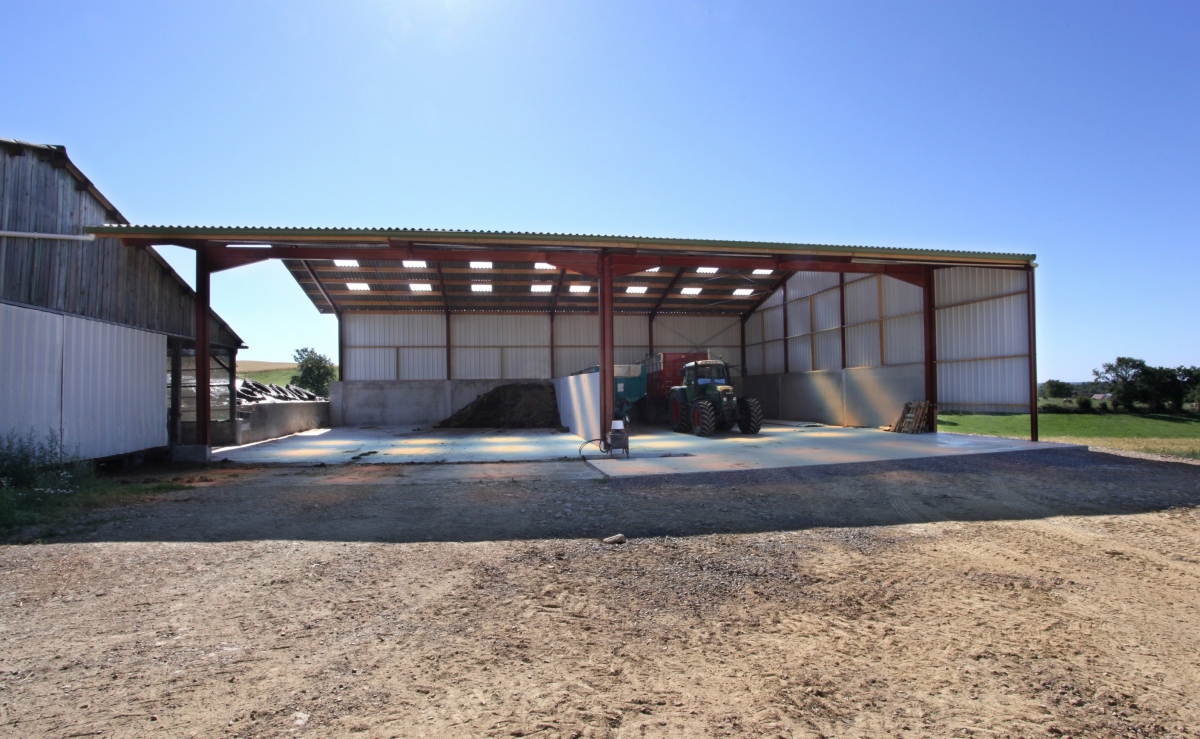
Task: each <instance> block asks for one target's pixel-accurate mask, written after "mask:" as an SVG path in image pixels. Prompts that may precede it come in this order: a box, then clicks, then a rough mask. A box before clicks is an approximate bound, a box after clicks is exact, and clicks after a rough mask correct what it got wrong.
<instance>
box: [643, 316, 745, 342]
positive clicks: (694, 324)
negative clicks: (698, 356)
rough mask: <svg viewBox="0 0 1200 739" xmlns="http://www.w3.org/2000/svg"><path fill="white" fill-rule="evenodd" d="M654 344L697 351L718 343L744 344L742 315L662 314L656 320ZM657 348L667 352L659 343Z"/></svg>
mask: <svg viewBox="0 0 1200 739" xmlns="http://www.w3.org/2000/svg"><path fill="white" fill-rule="evenodd" d="M654 343H655V344H662V345H664V346H666V345H668V344H670V345H673V346H674V345H683V346H690V347H691V348H689V349H683V350H680V351H696V350H697V349H710V348H715V347H717V346H736V347H739V351H740V347H741V345H742V327H741V318H739V317H737V316H678V315H667V316H659V317H658V318H656V319H654ZM655 351H666V349H659V348H658V347H657V346H655Z"/></svg>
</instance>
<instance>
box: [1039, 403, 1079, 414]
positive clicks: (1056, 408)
mask: <svg viewBox="0 0 1200 739" xmlns="http://www.w3.org/2000/svg"><path fill="white" fill-rule="evenodd" d="M1038 413H1073V411H1072V410H1071V409H1070V408H1068V407H1066V406H1065V405H1059V404H1058V403H1043V404H1042V405H1039V406H1038Z"/></svg>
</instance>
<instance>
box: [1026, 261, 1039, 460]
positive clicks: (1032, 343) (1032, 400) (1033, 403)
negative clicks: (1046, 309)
mask: <svg viewBox="0 0 1200 739" xmlns="http://www.w3.org/2000/svg"><path fill="white" fill-rule="evenodd" d="M1025 290H1026V293H1027V297H1028V300H1029V440H1030V441H1037V440H1038V404H1037V320H1036V318H1037V312H1036V310H1035V307H1036V301H1035V300H1034V297H1033V266H1032V265H1030V266H1029V267H1028V268H1027V270H1026V272H1025Z"/></svg>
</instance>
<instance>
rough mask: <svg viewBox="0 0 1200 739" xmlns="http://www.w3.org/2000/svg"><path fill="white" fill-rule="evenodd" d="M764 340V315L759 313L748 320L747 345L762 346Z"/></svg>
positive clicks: (751, 315)
mask: <svg viewBox="0 0 1200 739" xmlns="http://www.w3.org/2000/svg"><path fill="white" fill-rule="evenodd" d="M762 339H763V323H762V314H761V313H758V312H757V311H756V312H754V313H751V314H750V317H749V318H747V319H746V345H747V346H749V345H750V344H761V343H762Z"/></svg>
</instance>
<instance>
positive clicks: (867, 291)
mask: <svg viewBox="0 0 1200 739" xmlns="http://www.w3.org/2000/svg"><path fill="white" fill-rule="evenodd" d="M878 319H879V280H878V279H877V278H876V277H873V276H871V277H869V278H868V279H863V280H858V281H856V282H851V283H848V284H847V285H846V324H847V325H852V324H855V323H863V322H865V321H875V320H878ZM851 366H854V365H851Z"/></svg>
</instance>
